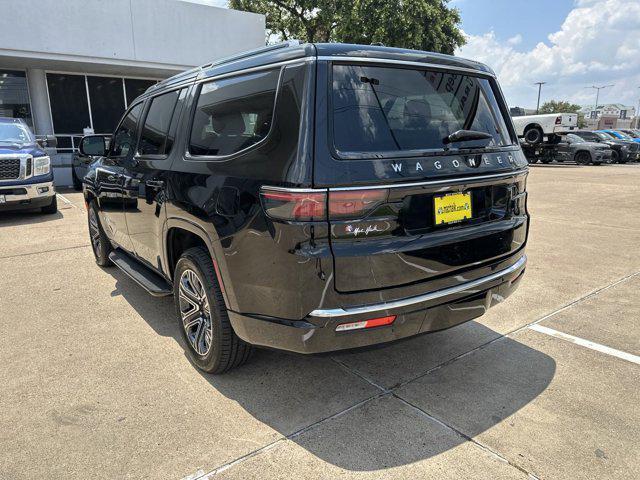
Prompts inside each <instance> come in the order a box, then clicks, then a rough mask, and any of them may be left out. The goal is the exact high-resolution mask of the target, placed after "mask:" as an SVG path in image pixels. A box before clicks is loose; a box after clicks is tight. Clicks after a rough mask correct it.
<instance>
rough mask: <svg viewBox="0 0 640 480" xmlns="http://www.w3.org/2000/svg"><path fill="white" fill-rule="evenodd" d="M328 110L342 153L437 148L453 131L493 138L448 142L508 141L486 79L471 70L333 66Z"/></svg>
mask: <svg viewBox="0 0 640 480" xmlns="http://www.w3.org/2000/svg"><path fill="white" fill-rule="evenodd" d="M332 110H333V111H332V114H333V139H334V144H335V148H336V150H338V152H341V153H345V154H348V153H349V152H359V153H362V152H374V153H376V152H396V151H403V150H433V149H435V150H441V149H443V148H444V147H445V146H447V145H446V144H445V143H444V141H443V140H444V139H445V138H446V137H447V136H448V135H450V134H451V133H453V132H455V131H457V130H477V131H481V132H484V133H488V134H490V135H491V138H490V139H488V140H473V141H469V140H467V141H464V142H458V143H454V144H451V145H448V146H450V147H454V148H472V147H483V146H501V145H510V144H511V143H512V142H511V139H510V135H509V131H508V129H507V126H506V123H505V120H504V118H503V115H502V112H501V111H500V108H499V105H498V101H497V99H496V97H495V95H494V93H493V89H492V88H491V84H490V82H489V80H486V79H484V78H480V77H474V76H470V75H461V74H454V73H446V72H437V71H429V70H418V69H408V68H389V67H367V66H358V65H334V66H333V83H332Z"/></svg>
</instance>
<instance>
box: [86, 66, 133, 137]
mask: <svg viewBox="0 0 640 480" xmlns="http://www.w3.org/2000/svg"><path fill="white" fill-rule="evenodd" d="M87 87H88V88H89V100H90V104H91V119H92V121H93V131H94V132H96V133H111V132H113V130H114V129H115V128H116V125H117V124H118V121H119V120H120V117H122V114H123V113H124V110H125V105H124V93H123V91H122V79H121V78H115V77H92V76H91V77H89V76H88V77H87Z"/></svg>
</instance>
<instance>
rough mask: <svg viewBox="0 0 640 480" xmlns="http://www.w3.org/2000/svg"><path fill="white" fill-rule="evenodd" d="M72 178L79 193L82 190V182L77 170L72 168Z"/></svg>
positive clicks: (74, 187)
mask: <svg viewBox="0 0 640 480" xmlns="http://www.w3.org/2000/svg"><path fill="white" fill-rule="evenodd" d="M71 178H72V179H73V189H74V190H75V191H77V192H79V191H81V190H82V182H81V181H80V179H79V178H78V176H77V175H76V170H75V169H74V168H73V167H71Z"/></svg>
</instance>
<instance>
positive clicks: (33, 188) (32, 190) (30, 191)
mask: <svg viewBox="0 0 640 480" xmlns="http://www.w3.org/2000/svg"><path fill="white" fill-rule="evenodd" d="M42 187H49V190H47V191H46V192H44V193H38V188H42ZM14 188H24V189H25V190H26V191H27V193H26V194H24V195H13V194H5V193H2V191H3V190H9V189H14ZM55 194H56V189H55V187H54V186H53V182H44V183H32V184H31V185H2V184H0V195H5V201H6V203H9V202H20V201H22V200H34V199H36V198H46V197H53V196H54V195H55ZM0 205H2V204H0Z"/></svg>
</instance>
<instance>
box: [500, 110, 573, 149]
mask: <svg viewBox="0 0 640 480" xmlns="http://www.w3.org/2000/svg"><path fill="white" fill-rule="evenodd" d="M512 120H513V125H514V127H515V129H516V133H517V134H518V137H520V138H524V140H525V141H526V142H527V143H530V144H532V145H536V144H538V143H542V142H543V141H544V137H545V136H547V137H553V135H554V134H559V133H565V132H571V131H572V130H577V129H578V114H577V113H548V114H544V115H523V116H520V117H512Z"/></svg>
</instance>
